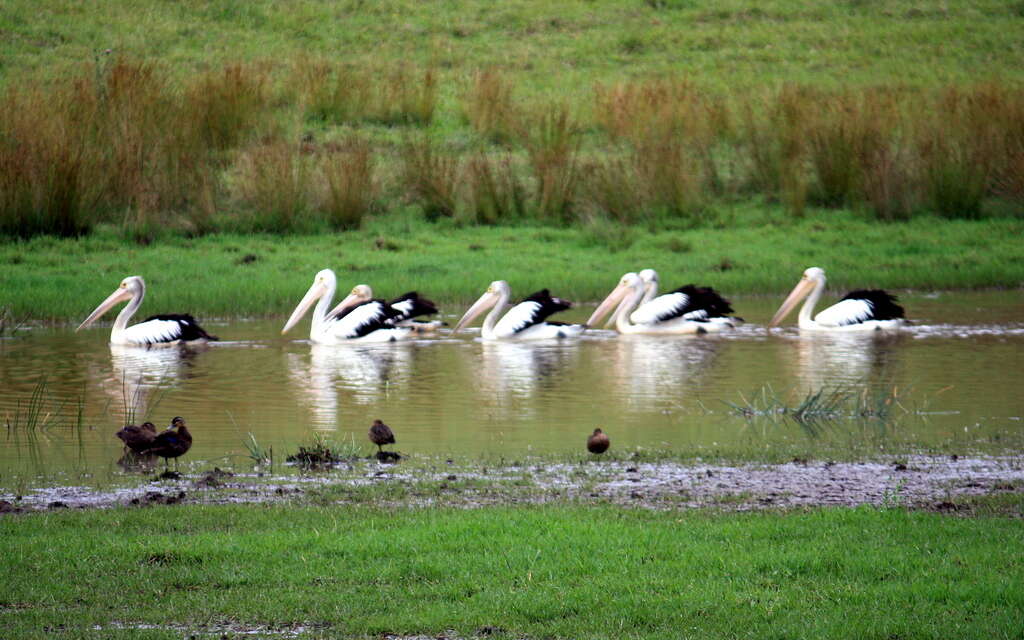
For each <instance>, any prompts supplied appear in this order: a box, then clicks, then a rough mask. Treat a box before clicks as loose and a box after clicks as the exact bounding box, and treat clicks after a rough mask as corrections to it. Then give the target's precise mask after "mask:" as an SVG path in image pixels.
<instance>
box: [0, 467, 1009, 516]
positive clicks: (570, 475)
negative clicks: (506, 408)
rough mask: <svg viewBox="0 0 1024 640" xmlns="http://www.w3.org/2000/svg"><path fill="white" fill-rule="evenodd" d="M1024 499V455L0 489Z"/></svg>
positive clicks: (390, 472) (550, 499)
mask: <svg viewBox="0 0 1024 640" xmlns="http://www.w3.org/2000/svg"><path fill="white" fill-rule="evenodd" d="M1020 493H1024V456H1003V457H957V456H911V457H905V456H904V457H900V458H892V459H888V460H880V461H871V462H859V463H850V462H828V461H804V460H794V461H792V462H789V463H786V464H743V465H726V464H702V463H699V462H695V463H680V462H630V461H624V460H607V461H603V460H597V461H584V462H579V463H559V464H552V463H550V462H548V461H529V460H527V461H525V462H524V463H521V464H515V465H507V466H498V467H494V466H483V465H456V464H452V463H451V462H450V461H434V460H430V461H419V462H418V463H417V462H412V463H402V464H379V463H378V462H376V461H362V460H361V461H357V462H354V463H351V464H345V465H342V466H341V467H339V468H336V469H333V470H330V471H326V472H322V473H317V474H308V475H266V474H256V473H232V472H229V471H221V470H219V469H217V470H214V471H207V472H204V473H201V474H184V475H182V476H181V477H180V478H170V479H153V480H151V481H149V482H145V481H142V482H140V483H139V484H138V485H137V486H129V487H124V488H118V489H111V490H97V489H92V488H87V487H52V488H47V489H37V490H33V491H31V492H26V493H25V495H21V496H16V495H11V494H7V495H3V494H0V513H24V512H30V511H43V510H56V509H65V508H67V509H80V508H110V507H117V506H129V507H146V506H152V505H174V504H182V503H191V504H226V503H266V502H299V503H301V502H304V501H306V502H315V503H316V504H321V505H330V504H354V503H359V504H367V505H382V506H390V507H401V506H409V507H430V506H461V507H478V506H487V505H502V504H529V503H536V504H540V503H557V502H560V501H570V502H574V503H588V502H595V503H596V502H612V503H617V504H624V505H633V506H641V507H649V508H700V507H718V508H728V509H735V510H748V509H771V508H776V509H792V508H809V507H821V506H847V507H853V506H858V505H874V506H904V507H910V508H925V509H938V510H950V511H955V510H957V509H958V508H959V505H958V501H963V500H964V499H965V498H971V497H977V496H987V495H993V494H1020Z"/></svg>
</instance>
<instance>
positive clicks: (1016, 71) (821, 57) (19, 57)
mask: <svg viewBox="0 0 1024 640" xmlns="http://www.w3.org/2000/svg"><path fill="white" fill-rule="evenodd" d="M1022 12H1024V9H1022V7H1021V6H1020V4H1019V3H1018V2H1005V1H1000V0H974V1H971V2H957V3H946V4H941V5H935V6H932V5H922V4H921V3H919V2H914V1H913V0H830V1H828V2H821V3H816V4H815V5H814V6H813V7H809V6H808V5H807V4H806V3H803V2H799V1H797V0H769V1H767V2H759V3H757V4H756V6H755V5H752V4H751V3H749V2H744V1H742V0H725V1H722V2H711V1H710V0H629V1H627V2H618V1H614V0H571V1H569V2H560V3H557V4H550V3H536V2H527V1H524V0H514V1H511V2H503V3H501V5H500V6H495V5H494V4H493V3H490V2H486V1H484V0H450V1H445V2H439V3H433V2H432V3H423V2H416V1H414V0H386V1H382V2H373V3H366V2H360V1H358V0H351V1H345V2H331V1H329V0H297V1H295V2H289V3H287V4H280V3H277V2H272V1H271V0H254V1H252V2H241V1H239V0H211V1H205V0H204V1H199V0H189V1H186V2H177V3H170V4H168V3H166V2H162V1H160V0H142V1H141V2H138V3H133V4H132V5H131V6H128V5H123V4H118V3H113V4H104V5H102V6H96V5H83V4H81V3H78V2H74V1H72V0H57V1H55V2H48V3H47V4H46V7H43V8H40V7H39V5H38V4H37V3H34V2H30V1H29V0H10V1H8V2H5V3H4V10H3V13H0V29H2V31H0V33H2V34H3V38H2V39H0V46H2V48H3V51H4V56H3V58H2V60H3V67H2V70H3V73H4V76H5V78H11V77H12V76H16V75H17V74H18V73H21V72H34V73H41V74H44V75H57V74H60V73H63V72H65V71H66V70H67V69H68V68H69V67H75V66H77V65H79V64H81V63H82V62H83V61H88V60H91V59H92V58H93V56H94V55H96V54H97V53H102V52H103V51H105V50H106V49H109V48H112V49H114V50H115V51H117V52H123V53H128V54H131V55H134V56H137V57H141V58H147V59H158V60H163V61H166V62H167V63H168V64H169V65H172V66H173V67H174V68H175V69H177V70H178V71H179V72H180V73H182V74H186V73H190V72H192V71H194V70H197V69H204V68H210V67H212V66H217V65H221V64H224V63H231V62H237V61H239V60H265V61H267V63H268V64H272V65H273V64H277V65H286V64H287V62H288V61H290V60H292V59H294V58H296V57H300V56H303V55H312V56H324V57H329V58H333V59H336V60H339V61H343V62H345V63H347V64H351V65H354V66H365V67H370V68H375V67H379V66H380V65H381V63H382V62H383V63H387V62H389V61H396V60H402V61H406V62H410V63H413V64H416V65H419V66H426V65H436V66H437V67H438V68H440V69H443V70H444V71H445V73H447V74H450V75H453V76H465V75H467V74H471V73H472V72H474V71H476V70H477V69H479V68H483V67H486V66H494V67H501V68H507V69H509V70H511V71H514V72H515V73H516V74H517V76H519V77H521V78H523V82H522V84H523V86H524V89H526V90H528V91H530V92H536V93H547V94H552V95H554V96H556V97H568V96H572V95H573V93H574V92H576V91H585V90H587V89H589V85H590V84H591V83H593V82H595V81H601V82H616V81H620V80H626V79H630V78H632V77H635V76H636V75H638V74H644V73H659V72H661V73H664V72H669V73H676V72H679V71H685V72H687V73H693V74H695V75H700V76H704V77H708V78H710V79H711V80H712V81H713V82H715V83H716V84H717V85H719V86H724V85H729V86H736V85H739V86H760V85H763V84H764V83H766V82H769V83H771V82H779V81H789V82H807V83H815V84H818V83H822V84H830V85H833V86H839V85H843V84H847V83H853V84H876V83H890V82H891V83H901V84H902V83H918V84H921V85H929V86H934V85H938V84H944V83H949V82H963V81H975V80H977V79H979V76H980V79H986V78H998V77H1018V78H1019V77H1020V74H1021V72H1022V71H1021V70H1022V68H1024V65H1022V64H1021V63H1022V61H1024V46H1022V45H1021V41H1020V37H1019V35H1020V17H1021V14H1022Z"/></svg>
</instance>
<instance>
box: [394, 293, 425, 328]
mask: <svg viewBox="0 0 1024 640" xmlns="http://www.w3.org/2000/svg"><path fill="white" fill-rule="evenodd" d="M402 302H406V303H407V304H408V306H410V309H409V310H408V311H401V310H399V315H398V316H396V317H395V318H394V320H393V322H401V321H403V320H411V319H412V318H418V317H420V316H429V315H431V314H434V313H437V307H436V306H434V303H433V302H431V301H430V300H427V299H426V298H421V297H420V294H419V293H417V292H415V291H409V292H407V293H403V294H402V295H400V296H398V297H397V298H395V299H394V300H392V301H391V302H389V303H388V305H390V306H392V307H393V306H394V305H396V304H399V303H402ZM403 306H406V305H403Z"/></svg>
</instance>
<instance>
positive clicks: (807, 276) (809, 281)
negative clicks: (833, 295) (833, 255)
mask: <svg viewBox="0 0 1024 640" xmlns="http://www.w3.org/2000/svg"><path fill="white" fill-rule="evenodd" d="M824 287H825V270H824V269H821V268H819V267H810V268H808V269H807V270H805V271H804V275H803V277H801V278H800V282H798V283H796V286H795V287H793V290H792V291H791V292H790V293H789V296H788V297H787V298H786V300H785V301H784V302H783V303H782V306H781V307H779V310H778V311H776V312H775V315H774V316H772V320H771V322H769V323H768V326H769V327H775V326H777V325H778V324H779V323H780V322H782V321H783V320H784V319H785V318H786V316H787V315H789V312H790V311H792V310H793V308H794V307H796V305H798V304H800V301H801V300H803V299H804V298H806V297H807V296H808V295H810V293H811V292H812V291H815V290H819V289H822V288H824Z"/></svg>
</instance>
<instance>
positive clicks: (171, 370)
mask: <svg viewBox="0 0 1024 640" xmlns="http://www.w3.org/2000/svg"><path fill="white" fill-rule="evenodd" d="M204 350H205V348H198V349H197V348H183V347H164V348H159V349H146V348H140V347H137V346H125V345H114V344H112V345H110V370H109V372H107V373H106V374H105V375H100V376H97V378H98V379H99V380H100V383H99V384H100V387H101V388H102V390H103V392H104V394H105V395H106V396H107V397H108V398H109V405H110V406H112V407H115V408H116V409H115V410H114V413H115V415H117V416H118V418H120V419H121V420H123V421H124V422H125V423H129V422H133V421H141V420H144V419H146V418H147V417H149V416H150V414H151V413H152V411H153V410H154V409H155V408H156V405H157V404H158V403H159V402H160V397H161V395H162V394H163V392H165V391H166V390H168V389H170V388H173V387H175V386H177V384H178V383H179V382H180V381H181V380H183V379H185V378H187V377H189V370H190V368H191V366H192V361H193V360H194V358H195V357H196V355H197V354H198V353H199V352H200V351H204Z"/></svg>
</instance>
